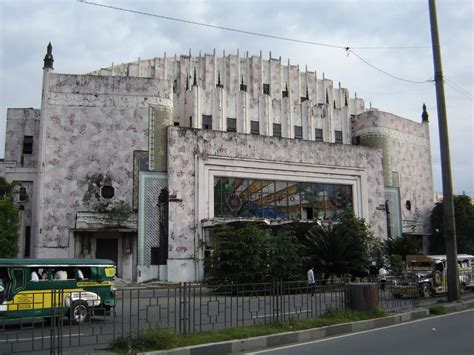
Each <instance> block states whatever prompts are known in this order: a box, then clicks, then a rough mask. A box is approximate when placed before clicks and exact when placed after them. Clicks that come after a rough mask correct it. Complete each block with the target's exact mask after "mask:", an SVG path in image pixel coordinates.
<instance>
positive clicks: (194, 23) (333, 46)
mask: <svg viewBox="0 0 474 355" xmlns="http://www.w3.org/2000/svg"><path fill="white" fill-rule="evenodd" d="M77 1H78V2H81V3H84V4H88V5H94V6H100V7H105V8H108V9H113V10H119V11H125V12H130V13H133V14H138V15H145V16H151V17H158V18H162V19H165V20H170V21H177V22H183V23H188V24H191V25H197V26H203V27H209V28H215V29H218V30H224V31H230V32H238V33H243V34H248V35H252V36H259V37H266V38H273V39H279V40H283V41H289V42H297V43H303V44H311V45H314V46H323V47H330V48H339V49H346V47H345V46H338V45H333V44H327V43H319V42H311V41H303V40H299V39H294V38H288V37H281V36H274V35H269V34H264V33H258V32H252V31H245V30H239V29H236V28H231V27H223V26H217V25H210V24H208V23H204V22H196V21H189V20H184V19H180V18H177V17H170V16H163V15H158V14H152V13H149V12H143V11H137V10H130V9H125V8H123V7H117V6H111V5H104V4H97V3H94V2H90V1H86V0H77Z"/></svg>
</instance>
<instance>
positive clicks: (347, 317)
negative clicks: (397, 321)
mask: <svg viewBox="0 0 474 355" xmlns="http://www.w3.org/2000/svg"><path fill="white" fill-rule="evenodd" d="M382 316H386V313H385V312H384V311H383V310H381V309H378V310H377V309H376V310H375V312H359V311H352V310H349V309H345V310H344V309H338V310H332V311H329V312H327V313H326V314H324V315H322V316H321V317H319V318H315V319H294V318H293V319H290V320H288V321H286V322H276V323H272V324H261V325H256V326H251V327H240V328H228V329H222V330H216V331H209V332H203V333H192V334H187V335H178V334H176V333H174V332H173V331H171V330H167V329H160V328H159V329H152V330H147V331H143V332H141V333H140V334H139V337H132V338H130V337H129V338H121V339H117V340H116V341H115V342H114V343H113V344H112V346H111V350H113V351H115V352H119V353H133V354H135V353H137V352H145V351H153V350H166V349H172V348H177V347H183V346H191V345H198V344H207V343H215V342H221V341H227V340H234V339H246V338H251V337H257V336H263V335H270V334H277V333H284V332H289V331H297V330H304V329H311V328H318V327H324V326H329V325H334V324H341V323H349V322H356V321H360V320H367V319H372V318H378V317H382Z"/></svg>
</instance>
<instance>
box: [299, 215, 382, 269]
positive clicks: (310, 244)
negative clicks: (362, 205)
mask: <svg viewBox="0 0 474 355" xmlns="http://www.w3.org/2000/svg"><path fill="white" fill-rule="evenodd" d="M303 243H304V244H305V245H306V247H307V250H308V253H309V254H310V255H309V256H310V258H311V261H312V263H313V265H314V266H315V267H316V268H317V271H318V272H322V273H324V274H325V275H326V276H330V275H343V274H351V275H352V276H367V275H368V272H369V265H370V261H371V257H372V254H374V253H376V252H378V248H379V245H378V244H379V243H378V242H377V238H375V237H374V236H373V234H372V233H371V232H370V229H369V227H368V226H367V224H366V223H365V221H364V220H363V219H360V218H357V217H355V216H354V214H353V213H352V212H349V213H345V214H344V215H342V216H341V218H340V220H339V223H337V224H327V225H312V226H311V227H309V228H308V229H307V230H306V233H305V235H304V238H303Z"/></svg>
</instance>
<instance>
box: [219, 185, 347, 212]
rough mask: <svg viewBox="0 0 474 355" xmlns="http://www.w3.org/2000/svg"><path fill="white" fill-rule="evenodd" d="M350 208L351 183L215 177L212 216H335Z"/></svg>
mask: <svg viewBox="0 0 474 355" xmlns="http://www.w3.org/2000/svg"><path fill="white" fill-rule="evenodd" d="M348 209H352V186H351V185H339V184H322V183H308V182H294V181H275V180H259V179H242V178H232V177H215V178H214V216H215V217H217V218H225V217H227V218H229V217H230V218H232V217H259V218H271V219H289V220H300V219H321V220H336V219H337V217H338V216H339V215H340V214H342V213H343V212H344V211H346V210H348Z"/></svg>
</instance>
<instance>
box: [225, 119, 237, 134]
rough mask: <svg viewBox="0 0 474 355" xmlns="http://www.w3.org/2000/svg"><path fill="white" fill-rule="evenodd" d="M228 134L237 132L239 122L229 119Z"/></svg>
mask: <svg viewBox="0 0 474 355" xmlns="http://www.w3.org/2000/svg"><path fill="white" fill-rule="evenodd" d="M227 132H237V120H236V119H235V118H230V117H227Z"/></svg>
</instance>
